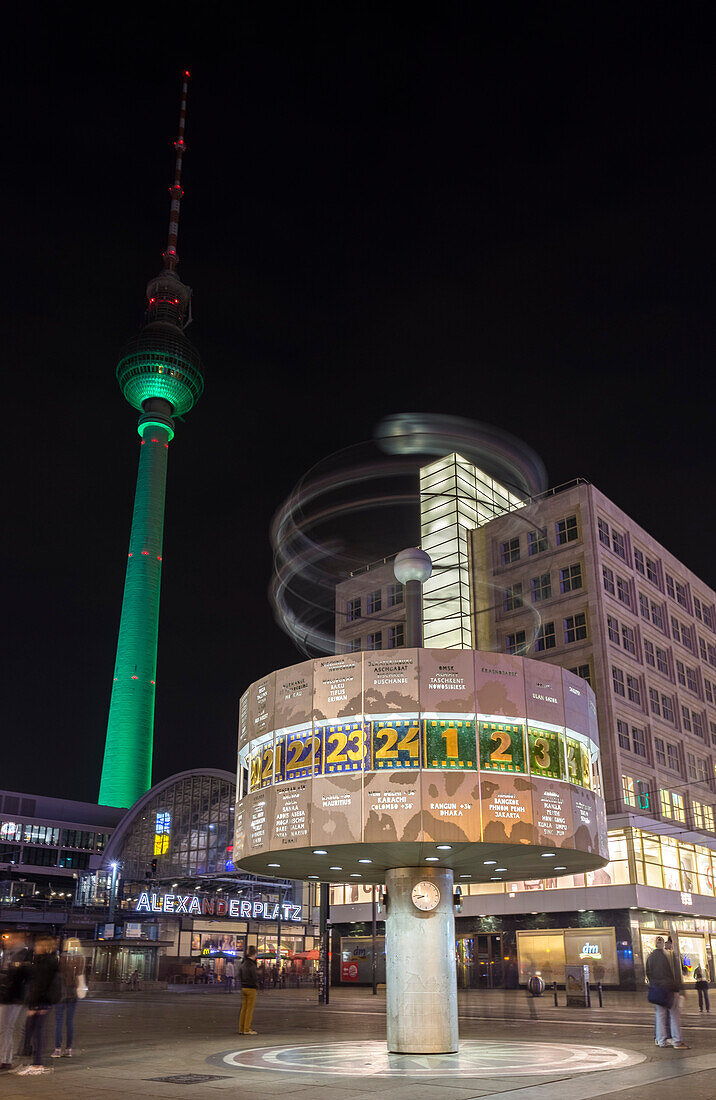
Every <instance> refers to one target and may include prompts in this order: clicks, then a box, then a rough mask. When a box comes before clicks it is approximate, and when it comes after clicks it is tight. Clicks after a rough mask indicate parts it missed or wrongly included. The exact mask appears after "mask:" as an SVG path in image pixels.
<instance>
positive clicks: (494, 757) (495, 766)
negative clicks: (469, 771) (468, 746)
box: [478, 720, 527, 773]
mask: <svg viewBox="0 0 716 1100" xmlns="http://www.w3.org/2000/svg"><path fill="white" fill-rule="evenodd" d="M478 730H479V744H480V769H481V770H482V771H493V772H523V773H526V772H527V766H526V762H525V727H524V726H523V725H522V723H521V722H509V721H507V722H499V721H497V720H494V721H490V722H486V721H485V722H483V721H479V722H478Z"/></svg>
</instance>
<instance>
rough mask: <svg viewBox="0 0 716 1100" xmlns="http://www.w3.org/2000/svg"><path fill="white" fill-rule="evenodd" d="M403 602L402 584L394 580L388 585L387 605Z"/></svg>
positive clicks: (396, 604)
mask: <svg viewBox="0 0 716 1100" xmlns="http://www.w3.org/2000/svg"><path fill="white" fill-rule="evenodd" d="M402 602H403V586H402V584H400V583H399V582H397V581H396V583H395V584H389V585H388V607H398V606H399V604H401V603H402Z"/></svg>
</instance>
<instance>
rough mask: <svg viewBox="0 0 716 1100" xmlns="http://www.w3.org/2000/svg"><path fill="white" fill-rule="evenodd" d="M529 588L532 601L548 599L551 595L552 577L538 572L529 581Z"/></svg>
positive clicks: (538, 601)
mask: <svg viewBox="0 0 716 1100" xmlns="http://www.w3.org/2000/svg"><path fill="white" fill-rule="evenodd" d="M530 590H531V593H532V603H541V601H542V600H548V599H549V598H550V597H551V595H552V578H551V576H550V574H549V573H540V575H539V576H538V577H533V578H532V580H531V581H530Z"/></svg>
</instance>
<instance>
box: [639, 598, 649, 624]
mask: <svg viewBox="0 0 716 1100" xmlns="http://www.w3.org/2000/svg"><path fill="white" fill-rule="evenodd" d="M639 611H640V612H641V617H642V619H646V620H647V622H648V621H649V597H648V596H645V595H644V593H643V592H640V593H639Z"/></svg>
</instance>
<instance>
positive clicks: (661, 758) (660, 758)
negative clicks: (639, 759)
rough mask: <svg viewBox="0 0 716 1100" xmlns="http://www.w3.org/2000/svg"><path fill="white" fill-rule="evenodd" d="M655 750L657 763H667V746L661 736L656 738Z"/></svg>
mask: <svg viewBox="0 0 716 1100" xmlns="http://www.w3.org/2000/svg"><path fill="white" fill-rule="evenodd" d="M654 752H655V753H656V762H657V764H664V765H666V747H665V745H664V742H663V740H662V738H661V737H655V738H654Z"/></svg>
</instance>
